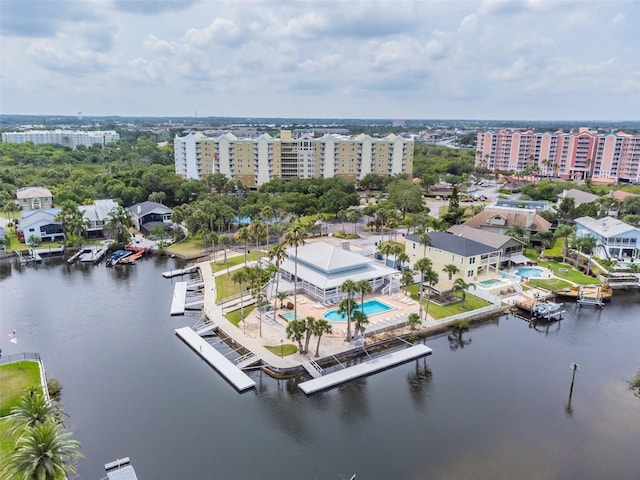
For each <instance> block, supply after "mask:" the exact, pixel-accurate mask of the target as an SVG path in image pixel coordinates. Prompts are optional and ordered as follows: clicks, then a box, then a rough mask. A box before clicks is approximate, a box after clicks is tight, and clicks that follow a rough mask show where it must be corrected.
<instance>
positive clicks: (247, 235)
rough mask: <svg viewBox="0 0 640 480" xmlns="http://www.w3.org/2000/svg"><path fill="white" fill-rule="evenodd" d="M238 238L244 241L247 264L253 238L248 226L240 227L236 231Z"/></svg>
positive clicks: (245, 262) (245, 263)
mask: <svg viewBox="0 0 640 480" xmlns="http://www.w3.org/2000/svg"><path fill="white" fill-rule="evenodd" d="M235 237H236V240H240V241H241V242H243V243H244V266H245V267H246V266H247V252H248V251H249V241H250V240H251V232H250V231H249V228H248V227H240V228H239V229H238V231H237V232H236V233H235Z"/></svg>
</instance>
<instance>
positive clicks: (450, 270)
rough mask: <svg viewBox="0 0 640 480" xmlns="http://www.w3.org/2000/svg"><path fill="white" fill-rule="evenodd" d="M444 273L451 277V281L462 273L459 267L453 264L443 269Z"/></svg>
mask: <svg viewBox="0 0 640 480" xmlns="http://www.w3.org/2000/svg"><path fill="white" fill-rule="evenodd" d="M442 271H443V272H444V273H446V274H447V275H449V280H451V279H452V278H453V276H454V275H455V274H456V273H458V272H459V271H460V269H459V268H458V267H457V266H455V265H454V264H453V263H450V264H448V265H445V266H444V267H442Z"/></svg>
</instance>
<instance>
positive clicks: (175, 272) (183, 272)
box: [162, 265, 198, 278]
mask: <svg viewBox="0 0 640 480" xmlns="http://www.w3.org/2000/svg"><path fill="white" fill-rule="evenodd" d="M197 270H198V265H189V266H188V267H184V268H181V269H178V270H169V271H168V272H164V273H163V274H162V276H163V277H164V278H173V277H177V276H179V275H187V274H189V273H194V272H196V271H197Z"/></svg>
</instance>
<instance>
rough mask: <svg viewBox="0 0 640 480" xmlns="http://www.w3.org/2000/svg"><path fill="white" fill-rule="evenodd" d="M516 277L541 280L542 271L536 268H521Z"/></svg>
mask: <svg viewBox="0 0 640 480" xmlns="http://www.w3.org/2000/svg"><path fill="white" fill-rule="evenodd" d="M516 275H518V276H519V277H527V278H540V277H541V276H542V270H540V269H539V268H535V267H520V268H519V269H518V270H516Z"/></svg>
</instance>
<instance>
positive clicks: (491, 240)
mask: <svg viewBox="0 0 640 480" xmlns="http://www.w3.org/2000/svg"><path fill="white" fill-rule="evenodd" d="M448 232H449V233H453V234H454V235H459V236H461V237H464V238H468V239H469V240H474V241H476V242H480V243H482V244H484V245H488V246H489V247H493V248H495V249H496V250H500V259H501V261H502V266H506V267H509V266H510V264H512V263H514V264H516V265H526V264H527V263H529V262H530V260H529V259H528V258H527V257H525V256H524V255H523V253H522V252H523V250H524V247H525V243H524V242H523V241H522V240H520V239H518V238H514V237H510V236H509V235H502V234H500V233H494V232H490V231H489V230H481V229H478V228H471V227H467V226H465V225H454V226H453V227H451V228H450V229H449V230H448ZM505 264H506V265H505Z"/></svg>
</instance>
